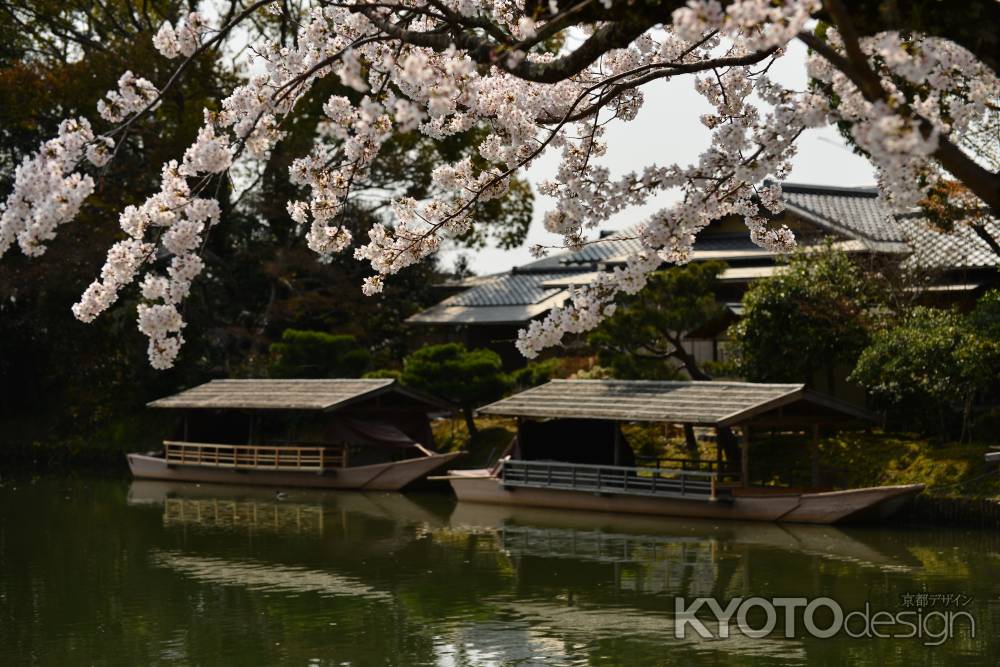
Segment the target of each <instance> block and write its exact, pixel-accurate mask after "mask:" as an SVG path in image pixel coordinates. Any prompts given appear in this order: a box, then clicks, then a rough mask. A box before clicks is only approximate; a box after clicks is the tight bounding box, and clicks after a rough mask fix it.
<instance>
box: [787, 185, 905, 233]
mask: <svg viewBox="0 0 1000 667" xmlns="http://www.w3.org/2000/svg"><path fill="white" fill-rule="evenodd" d="M781 190H782V195H781V201H782V202H784V204H785V206H787V207H788V208H789V209H790V210H791V211H792V212H793V213H797V214H799V215H801V216H803V217H805V218H807V219H809V220H812V221H813V222H815V223H817V224H819V225H822V226H824V227H827V228H829V229H832V230H834V231H839V232H841V233H846V234H847V235H849V236H860V237H861V238H863V239H867V240H872V241H890V242H897V243H898V242H901V241H904V240H905V239H904V238H903V236H902V234H901V233H900V230H899V227H898V226H897V225H896V224H895V221H894V220H893V218H892V215H891V213H890V212H889V210H888V209H887V208H886V207H885V206H884V205H883V204H882V202H881V201H880V200H879V198H878V193H877V192H876V190H875V188H834V187H827V186H818V185H800V184H797V183H784V184H782V186H781Z"/></svg>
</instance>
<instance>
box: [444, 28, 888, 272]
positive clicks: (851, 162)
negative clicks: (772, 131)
mask: <svg viewBox="0 0 1000 667" xmlns="http://www.w3.org/2000/svg"><path fill="white" fill-rule="evenodd" d="M771 72H772V76H773V77H774V78H775V80H777V81H780V82H781V83H783V84H784V85H786V86H791V87H794V88H796V89H799V90H801V89H803V88H804V87H805V83H806V76H805V47H804V46H803V45H802V44H800V43H799V42H793V43H792V44H791V45H790V47H789V53H788V55H786V56H785V57H784V58H782V59H781V60H780V61H779V62H778V63H777V64H776V65H775V66H774V68H772V70H771ZM643 92H644V93H645V95H646V103H645V105H644V106H643V108H642V110H641V111H640V112H639V115H638V117H637V118H636V119H635V120H633V121H632V122H630V123H616V124H613V125H609V126H608V131H607V134H606V135H605V136H606V138H607V142H608V153H607V155H605V156H604V158H603V159H602V160H601V162H602V164H604V165H606V166H607V167H608V168H609V169H610V170H611V173H612V177H614V176H616V175H620V174H623V173H626V172H628V171H631V170H641V169H642V168H643V167H645V166H646V165H649V164H654V163H655V164H661V165H664V164H672V163H675V162H676V163H680V164H690V163H692V162H694V161H695V160H697V157H698V154H699V153H701V152H702V151H703V150H705V148H706V147H707V146H708V136H709V133H708V130H707V129H706V128H705V127H704V126H703V125H702V124H701V123H700V122H698V117H699V116H700V115H701V114H703V113H706V112H708V111H710V110H711V108H710V106H709V105H708V103H707V102H705V100H704V98H702V97H701V96H700V95H698V93H696V92H695V91H694V86H693V81H692V78H691V77H689V76H688V77H678V78H677V79H676V80H674V81H669V82H665V81H659V82H656V83H654V84H651V85H647V86H646V87H644V88H643ZM797 145H798V155H797V156H796V157H795V159H794V162H793V165H794V166H793V169H792V173H791V175H790V176H789V178H788V179H787V180H789V181H792V182H796V183H813V184H821V185H842V186H852V185H872V184H873V183H874V176H873V173H872V168H871V165H870V164H869V163H868V161H867V160H865V159H864V158H861V157H858V156H857V155H854V154H853V153H852V152H851V150H850V149H849V148H847V147H846V146H845V144H844V141H843V139H841V137H840V135H839V134H838V133H837V131H836V130H835V129H834V128H830V127H828V128H824V129H822V130H812V131H808V132H806V133H804V134H803V135H802V136H801V137H800V138H799V140H798V142H797ZM558 159H559V153H558V151H554V150H553V151H551V152H549V153H548V154H547V155H546V156H545V157H544V158H542V159H541V160H539V161H538V162H536V163H535V164H534V165H532V167H531V169H530V170H528V172H527V177H528V180H529V181H530V182H531V183H532V184H535V183H538V182H539V181H542V180H545V179H547V178H551V177H552V176H553V175H554V174H555V171H556V166H557V164H558ZM672 196H676V194H675V193H667V194H665V195H664V196H661V197H660V198H658V199H656V200H655V201H653V202H651V203H650V204H649V205H647V206H645V207H642V208H634V209H630V210H628V211H625V212H624V213H623V214H621V215H619V216H617V217H616V218H614V219H612V220H611V221H609V223H608V224H607V225H606V226H605V227H604V229H621V228H623V227H627V226H629V225H632V224H635V223H637V222H640V221H642V220H643V219H645V217H646V216H647V215H648V214H649V213H651V212H652V211H655V210H657V209H658V208H661V207H662V206H663V205H664V204H665V203H668V202H669V201H670V198H671V197H672ZM553 202H554V200H553V199H551V198H549V197H543V196H540V195H538V193H537V191H536V193H535V208H534V217H533V219H532V222H531V228H530V230H529V231H528V238H527V240H526V241H525V243H524V245H522V246H521V247H519V248H515V249H513V250H499V249H496V248H488V249H485V250H481V251H468V250H463V251H454V250H446V251H444V252H442V258H441V259H442V268H451V266H452V265H453V263H454V260H455V257H456V256H457V255H458V254H459V253H464V254H466V255H468V256H469V259H470V260H471V262H470V266H471V267H472V270H473V271H474V272H475V273H477V274H479V275H484V274H489V273H496V272H499V271H506V270H508V269H510V268H511V267H513V266H518V265H520V264H526V263H528V262H530V261H531V260H532V258H531V255H530V254H529V253H528V248H529V247H530V246H531V245H532V244H535V243H541V244H543V245H559V244H560V243H561V241H560V237H558V236H556V235H553V234H549V233H547V232H546V231H545V229H544V228H543V227H542V217H543V216H544V214H545V212H546V211H548V210H550V209H551V208H552V206H553ZM591 236H592V237H593V236H596V231H594V232H592V233H591Z"/></svg>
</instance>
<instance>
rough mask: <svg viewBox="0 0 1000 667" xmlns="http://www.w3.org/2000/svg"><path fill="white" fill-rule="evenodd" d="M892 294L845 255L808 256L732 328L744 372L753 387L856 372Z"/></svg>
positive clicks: (746, 303)
mask: <svg viewBox="0 0 1000 667" xmlns="http://www.w3.org/2000/svg"><path fill="white" fill-rule="evenodd" d="M887 298H888V297H887V286H886V284H885V283H884V281H883V279H882V278H881V277H880V276H878V275H876V274H873V273H869V272H865V271H864V270H863V269H862V268H861V267H860V266H858V265H857V264H855V263H854V262H852V261H851V259H850V258H849V257H848V256H847V255H846V254H845V253H843V252H839V251H834V250H831V249H829V248H826V249H818V250H817V249H812V250H805V251H801V252H799V253H798V254H796V255H795V256H793V257H792V258H791V260H790V261H789V262H788V264H787V266H786V267H784V268H783V270H782V271H781V272H779V273H778V274H776V275H775V276H773V277H771V278H768V279H765V280H759V281H757V282H755V283H753V284H752V285H751V286H750V289H749V290H747V293H746V294H745V295H744V297H743V309H744V312H743V317H742V319H741V320H740V321H739V322H737V323H736V324H735V325H734V326H733V327H731V328H730V337H731V338H732V340H733V344H734V348H735V353H736V356H737V358H738V364H739V366H740V370H741V372H742V374H743V375H744V376H746V378H747V379H748V380H750V381H752V382H805V383H807V384H812V383H813V382H814V380H815V378H816V375H817V373H821V372H822V373H825V374H826V375H827V378H828V385H829V386H832V384H833V380H832V376H833V372H834V369H835V368H837V367H838V366H846V367H847V368H853V366H854V363H855V361H857V358H858V355H859V354H861V350H863V349H864V348H865V346H866V345H867V344H868V341H869V337H870V334H871V331H872V329H873V328H874V326H875V325H877V323H878V322H879V318H880V317H881V316H882V315H884V308H885V306H884V304H885V303H886V301H887Z"/></svg>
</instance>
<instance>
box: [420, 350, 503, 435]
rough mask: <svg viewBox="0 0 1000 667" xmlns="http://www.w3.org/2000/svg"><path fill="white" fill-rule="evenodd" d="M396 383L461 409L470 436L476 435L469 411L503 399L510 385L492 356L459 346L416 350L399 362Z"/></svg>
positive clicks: (488, 351) (497, 361)
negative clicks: (449, 402) (423, 392)
mask: <svg viewBox="0 0 1000 667" xmlns="http://www.w3.org/2000/svg"><path fill="white" fill-rule="evenodd" d="M400 379H401V380H402V381H403V384H407V385H409V386H411V387H414V388H415V389H420V390H423V391H426V392H427V393H429V394H432V395H434V396H438V397H440V398H444V399H446V400H448V401H451V402H452V403H454V404H455V405H458V406H459V407H460V408H462V414H463V416H464V417H465V424H466V426H467V427H468V429H469V433H470V434H475V433H476V432H477V429H476V422H475V420H474V419H473V418H472V413H473V410H474V409H475V408H477V407H479V406H481V405H484V404H486V403H489V402H490V401H494V400H496V399H498V398H500V397H501V396H503V394H504V392H506V391H507V389H508V388H509V387H510V384H511V380H510V377H508V376H507V374H505V373H504V372H503V364H502V362H501V361H500V356H499V355H498V354H497V353H496V352H493V351H492V350H486V349H474V350H467V349H466V348H465V346H464V345H462V344H460V343H446V344H444V345H428V346H426V347H422V348H420V349H419V350H417V351H416V352H414V353H413V354H411V355H410V356H408V357H407V358H406V360H405V361H404V362H403V372H402V373H401V374H400Z"/></svg>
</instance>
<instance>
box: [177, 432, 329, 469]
mask: <svg viewBox="0 0 1000 667" xmlns="http://www.w3.org/2000/svg"><path fill="white" fill-rule="evenodd" d="M163 451H164V458H165V459H166V461H167V464H168V465H184V466H205V467H210V468H230V469H240V470H297V471H298V470H301V471H313V472H322V471H324V470H327V469H329V468H343V467H346V466H347V448H346V447H344V446H343V445H223V444H216V443H208V442H181V441H176V440H165V441H164V442H163Z"/></svg>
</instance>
